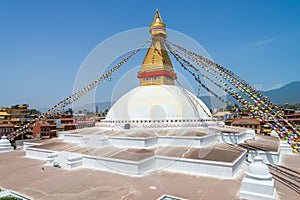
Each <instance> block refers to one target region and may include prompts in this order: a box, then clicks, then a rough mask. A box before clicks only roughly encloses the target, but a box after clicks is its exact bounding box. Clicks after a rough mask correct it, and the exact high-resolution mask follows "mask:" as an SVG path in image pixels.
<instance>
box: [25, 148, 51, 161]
mask: <svg viewBox="0 0 300 200" xmlns="http://www.w3.org/2000/svg"><path fill="white" fill-rule="evenodd" d="M54 152H55V151H50V150H43V149H35V148H31V147H29V148H27V149H26V153H25V156H26V157H29V158H37V159H40V160H47V156H48V154H51V153H54Z"/></svg>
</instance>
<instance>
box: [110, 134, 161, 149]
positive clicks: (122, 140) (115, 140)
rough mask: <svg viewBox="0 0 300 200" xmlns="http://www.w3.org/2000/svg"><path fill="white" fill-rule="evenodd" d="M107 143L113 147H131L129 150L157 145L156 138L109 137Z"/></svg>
mask: <svg viewBox="0 0 300 200" xmlns="http://www.w3.org/2000/svg"><path fill="white" fill-rule="evenodd" d="M108 141H109V143H111V144H112V145H114V146H121V147H131V148H147V147H152V146H154V145H156V144H157V137H156V136H155V137H146V138H144V137H117V136H109V137H108Z"/></svg>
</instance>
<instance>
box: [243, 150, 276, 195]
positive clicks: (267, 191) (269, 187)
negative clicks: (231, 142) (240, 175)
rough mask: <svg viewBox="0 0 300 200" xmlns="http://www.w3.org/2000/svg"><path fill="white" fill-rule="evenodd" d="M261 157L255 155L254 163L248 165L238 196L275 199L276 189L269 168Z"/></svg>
mask: <svg viewBox="0 0 300 200" xmlns="http://www.w3.org/2000/svg"><path fill="white" fill-rule="evenodd" d="M262 161H263V158H262V157H260V156H256V157H255V158H254V163H251V164H250V165H249V167H248V170H247V172H246V175H245V177H244V179H243V181H242V188H241V190H240V196H241V197H245V198H249V199H257V200H265V199H267V200H275V199H276V189H275V188H274V179H273V178H272V175H271V174H270V171H269V168H268V166H267V165H266V164H264V163H263V162H262Z"/></svg>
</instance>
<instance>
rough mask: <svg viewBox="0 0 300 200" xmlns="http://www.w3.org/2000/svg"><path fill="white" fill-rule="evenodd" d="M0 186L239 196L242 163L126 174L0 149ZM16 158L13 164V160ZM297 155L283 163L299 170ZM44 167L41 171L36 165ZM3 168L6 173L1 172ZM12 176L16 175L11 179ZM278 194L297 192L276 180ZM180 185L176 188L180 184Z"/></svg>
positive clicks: (52, 191)
mask: <svg viewBox="0 0 300 200" xmlns="http://www.w3.org/2000/svg"><path fill="white" fill-rule="evenodd" d="M0 157H1V161H5V165H0V175H1V177H2V178H1V179H0V186H1V187H3V188H7V189H10V190H14V191H17V192H18V193H21V194H24V195H26V196H28V197H32V198H33V199H41V200H50V199H51V200H52V199H64V200H71V199H86V198H87V197H89V198H91V199H92V198H94V199H101V200H109V199H122V198H123V199H125V198H127V199H133V200H134V199H157V198H159V197H161V196H162V195H164V194H169V195H172V196H176V197H180V198H185V199H191V200H192V199H223V200H229V199H230V200H232V199H239V198H238V196H237V194H238V192H239V189H240V187H241V180H242V178H243V175H244V172H245V169H246V168H243V169H242V172H241V173H240V175H238V176H237V177H236V178H235V179H217V178H211V177H207V176H193V175H188V174H181V173H175V172H167V171H156V172H153V173H151V174H149V175H148V176H144V177H142V178H141V177H130V176H125V175H121V174H114V173H109V172H105V171H100V170H92V169H84V168H79V169H74V170H64V169H59V168H54V167H44V161H41V160H36V159H29V158H25V157H24V151H12V152H8V153H1V154H0ZM16 162H17V163H18V164H16ZM299 162H300V157H299V156H286V157H285V159H284V163H285V166H287V167H291V168H292V169H294V170H297V171H298V172H300V166H299V164H297V163H299ZM42 167H44V168H45V170H44V172H42V171H41V169H42ZM4 174H5V175H4ZM16 178H17V180H18V181H16ZM275 187H276V189H277V191H278V194H279V198H280V199H298V197H299V196H298V194H297V193H296V192H294V191H291V190H289V189H287V188H286V187H285V186H283V185H282V184H281V183H280V182H278V181H277V180H275ZM179 188H180V189H179Z"/></svg>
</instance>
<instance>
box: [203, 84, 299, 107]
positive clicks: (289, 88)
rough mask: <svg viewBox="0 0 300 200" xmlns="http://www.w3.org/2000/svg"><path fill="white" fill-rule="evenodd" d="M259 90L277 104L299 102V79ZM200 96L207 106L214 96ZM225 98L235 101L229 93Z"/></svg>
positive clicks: (209, 105)
mask: <svg viewBox="0 0 300 200" xmlns="http://www.w3.org/2000/svg"><path fill="white" fill-rule="evenodd" d="M260 92H261V93H262V94H263V95H265V96H267V97H268V98H269V99H270V100H271V101H272V102H273V103H275V104H277V105H283V104H285V103H288V104H290V105H291V104H296V103H300V81H295V82H291V83H289V84H287V85H284V86H282V87H281V88H278V89H274V90H269V91H260ZM200 98H201V100H202V101H203V102H204V103H205V104H206V105H207V106H208V107H209V108H210V107H211V98H212V99H213V98H214V97H210V96H202V97H200ZM226 98H227V100H229V101H230V102H232V103H236V101H235V100H234V99H232V98H231V97H230V96H229V95H227V96H226Z"/></svg>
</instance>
